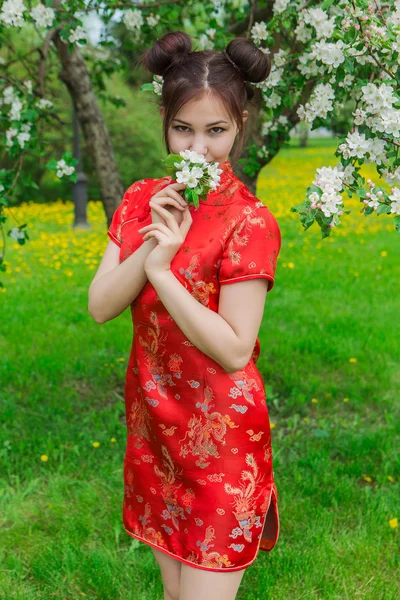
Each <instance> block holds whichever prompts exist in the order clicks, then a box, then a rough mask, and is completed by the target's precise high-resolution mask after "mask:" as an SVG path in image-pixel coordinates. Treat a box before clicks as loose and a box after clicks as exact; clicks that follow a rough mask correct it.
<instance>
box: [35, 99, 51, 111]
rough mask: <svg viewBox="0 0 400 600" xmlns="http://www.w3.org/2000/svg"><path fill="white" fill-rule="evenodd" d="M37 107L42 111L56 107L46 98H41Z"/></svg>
mask: <svg viewBox="0 0 400 600" xmlns="http://www.w3.org/2000/svg"><path fill="white" fill-rule="evenodd" d="M36 106H37V107H38V108H40V109H41V110H45V109H46V108H52V107H53V106H54V105H53V102H51V100H47V99H46V98H40V100H38V102H37V103H36Z"/></svg>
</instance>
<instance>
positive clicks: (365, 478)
mask: <svg viewBox="0 0 400 600" xmlns="http://www.w3.org/2000/svg"><path fill="white" fill-rule="evenodd" d="M363 479H364V480H365V481H368V483H372V479H371V477H368V475H367V476H366V477H363Z"/></svg>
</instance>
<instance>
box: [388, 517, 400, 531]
mask: <svg viewBox="0 0 400 600" xmlns="http://www.w3.org/2000/svg"><path fill="white" fill-rule="evenodd" d="M389 525H390V527H391V528H392V529H396V527H398V526H399V520H398V519H397V517H395V518H394V519H390V521H389Z"/></svg>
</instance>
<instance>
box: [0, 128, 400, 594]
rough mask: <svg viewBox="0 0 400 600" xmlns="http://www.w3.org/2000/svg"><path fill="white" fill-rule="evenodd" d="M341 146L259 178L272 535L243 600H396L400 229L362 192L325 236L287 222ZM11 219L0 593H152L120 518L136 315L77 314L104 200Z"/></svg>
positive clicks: (95, 252)
mask: <svg viewBox="0 0 400 600" xmlns="http://www.w3.org/2000/svg"><path fill="white" fill-rule="evenodd" d="M334 148H335V144H334V142H332V141H331V140H324V141H323V143H318V141H315V140H311V141H310V145H309V148H308V149H306V150H301V149H299V148H297V147H296V144H294V143H292V144H291V146H290V147H287V148H285V149H284V150H283V151H282V152H281V153H280V155H279V156H278V157H276V158H275V159H274V160H273V161H272V162H271V163H270V164H269V165H268V166H267V167H266V168H265V169H264V170H263V172H262V174H261V176H260V178H259V185H258V196H259V197H260V199H262V200H263V201H264V202H265V203H266V204H267V205H268V206H269V208H270V209H271V210H272V212H273V213H274V215H275V216H276V217H277V219H278V222H279V224H280V227H281V231H282V239H283V244H282V250H281V255H280V257H279V261H278V269H277V276H276V282H275V287H274V290H273V292H272V293H271V294H268V296H267V301H266V305H265V313H264V319H263V324H262V328H261V331H260V340H261V346H262V353H261V357H260V360H259V363H258V365H259V367H260V370H261V372H262V374H263V377H264V381H265V384H266V389H267V397H268V401H269V410H270V419H271V422H272V425H273V432H272V433H273V451H274V473H275V479H276V483H277V486H278V493H279V510H280V519H281V532H280V537H279V540H278V543H277V546H276V547H275V549H274V550H273V551H272V552H271V553H270V554H268V553H260V554H259V558H258V560H257V561H256V562H255V563H254V565H253V566H252V567H250V568H249V569H248V571H247V572H246V575H245V577H244V579H243V582H242V585H241V588H240V591H239V594H238V599H239V600H267V599H268V600H269V599H271V598H272V599H273V600H300V599H302V600H309V599H321V600H328V599H329V600H331V599H332V600H333V599H335V600H339V599H340V600H342V599H345V600H353V599H357V598H363V599H367V600H397V599H398V598H399V597H400V585H399V581H400V578H399V527H396V519H397V518H400V509H399V480H400V468H399V466H400V465H399V448H400V410H399V389H400V367H399V356H400V335H399V333H400V331H399V303H400V293H399V284H398V282H399V281H400V265H399V260H398V257H399V256H400V236H399V235H398V234H396V232H395V230H394V227H393V221H392V218H390V217H386V216H380V217H377V216H376V215H371V216H370V217H364V216H363V215H362V214H360V212H359V209H360V206H361V205H360V203H359V201H357V200H356V199H353V200H346V198H345V202H346V207H347V208H351V209H352V213H351V214H350V215H347V216H346V215H345V216H344V218H343V225H342V226H340V227H338V228H336V230H333V233H332V235H331V237H329V238H327V239H325V240H321V234H320V231H319V229H317V226H316V225H314V226H313V227H312V228H311V229H309V230H308V231H307V232H303V228H302V226H301V224H300V221H299V218H298V215H297V214H295V213H291V212H290V207H291V206H293V205H295V204H299V203H300V202H301V201H302V200H303V199H304V190H305V188H306V187H307V185H308V184H309V183H310V182H311V181H312V179H313V178H314V173H315V169H316V168H317V167H319V166H322V165H328V164H331V165H334V164H335V163H336V162H337V161H336V159H335V158H334V157H333V151H334ZM365 173H366V174H368V175H373V171H372V170H370V171H368V169H367V168H366V169H365ZM374 180H376V178H375V179H374ZM13 214H14V215H15V217H16V218H17V219H18V222H19V223H25V222H28V223H29V233H30V237H31V241H30V242H29V243H28V244H27V245H26V246H25V247H20V246H18V245H17V244H14V243H13V242H12V240H9V238H8V247H7V255H6V259H7V261H8V263H9V269H8V271H7V273H5V274H3V273H1V274H0V275H1V279H2V281H3V283H4V285H5V291H3V293H0V298H1V302H2V313H3V319H2V327H1V332H0V352H1V356H2V361H1V362H0V379H1V403H2V415H3V417H2V421H1V429H0V455H1V459H0V460H1V470H2V473H3V477H2V480H1V484H0V486H1V487H0V489H1V497H0V514H1V517H0V527H1V544H0V598H1V599H4V600H9V599H17V600H39V599H40V600H53V599H54V600H56V599H57V600H76V599H78V598H89V599H93V600H119V599H120V600H159V599H160V600H161V598H162V584H161V579H160V576H159V570H158V566H157V565H156V563H155V561H154V559H153V555H152V552H151V549H150V548H149V547H148V546H146V545H145V544H142V543H140V542H137V541H136V540H133V539H132V538H130V537H129V536H128V535H127V534H126V533H125V532H124V531H123V527H122V522H121V511H122V496H123V482H122V463H123V453H124V444H125V424H124V404H123V385H124V375H125V369H126V362H127V359H128V355H129V349H130V343H131V336H132V326H131V322H130V313H129V311H126V312H125V313H124V314H123V315H121V316H120V317H119V318H118V319H115V320H114V321H111V322H109V323H105V324H104V325H98V324H96V323H95V322H94V321H93V320H92V319H91V317H90V315H89V313H88V312H87V290H88V286H89V284H90V282H91V280H92V278H93V275H94V273H95V270H96V268H97V265H98V263H99V260H100V257H101V255H102V252H103V250H104V248H105V246H106V244H107V241H108V238H107V237H106V235H105V232H106V229H105V217H104V213H103V210H102V207H101V205H100V203H99V202H91V203H90V205H89V209H88V215H89V221H90V223H91V225H92V229H91V230H78V231H74V232H73V231H72V230H71V223H72V221H73V206H72V203H71V202H69V201H67V202H62V201H61V200H60V201H59V202H58V203H54V204H52V205H51V206H47V205H33V204H32V205H29V204H24V205H22V206H21V207H20V208H18V209H13ZM10 226H11V222H10ZM44 457H47V460H42V459H43V458H44Z"/></svg>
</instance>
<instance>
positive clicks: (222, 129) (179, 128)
mask: <svg viewBox="0 0 400 600" xmlns="http://www.w3.org/2000/svg"><path fill="white" fill-rule="evenodd" d="M172 129H176V130H177V131H179V132H180V133H187V131H184V130H185V129H186V130H187V129H189V127H186V126H185V125H175V126H174V127H173V128H172ZM214 129H219V131H213V130H214ZM210 131H211V132H212V133H213V134H216V135H218V134H220V133H223V132H224V131H225V129H224V128H223V127H212V128H211V129H210Z"/></svg>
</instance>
